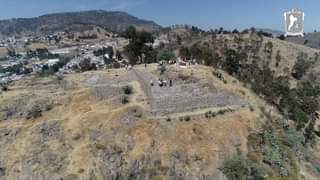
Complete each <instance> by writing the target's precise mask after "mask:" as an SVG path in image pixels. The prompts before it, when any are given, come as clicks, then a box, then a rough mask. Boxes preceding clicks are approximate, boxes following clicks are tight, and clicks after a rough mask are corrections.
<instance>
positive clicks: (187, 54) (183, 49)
mask: <svg viewBox="0 0 320 180" xmlns="http://www.w3.org/2000/svg"><path fill="white" fill-rule="evenodd" d="M179 54H180V56H181V57H182V58H186V59H190V57H191V54H190V51H189V49H188V48H187V47H184V46H182V47H181V48H180V50H179Z"/></svg>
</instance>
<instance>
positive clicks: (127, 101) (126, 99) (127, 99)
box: [121, 95, 129, 104]
mask: <svg viewBox="0 0 320 180" xmlns="http://www.w3.org/2000/svg"><path fill="white" fill-rule="evenodd" d="M121 103H122V104H128V103H129V97H128V96H126V95H124V96H122V97H121Z"/></svg>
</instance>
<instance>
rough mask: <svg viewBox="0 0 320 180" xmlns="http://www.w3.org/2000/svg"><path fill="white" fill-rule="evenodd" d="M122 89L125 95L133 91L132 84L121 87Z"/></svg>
mask: <svg viewBox="0 0 320 180" xmlns="http://www.w3.org/2000/svg"><path fill="white" fill-rule="evenodd" d="M122 90H123V92H124V94H126V95H130V94H132V92H133V88H132V86H129V85H126V86H124V87H122Z"/></svg>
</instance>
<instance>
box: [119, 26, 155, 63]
mask: <svg viewBox="0 0 320 180" xmlns="http://www.w3.org/2000/svg"><path fill="white" fill-rule="evenodd" d="M124 37H126V38H128V39H130V42H129V44H128V45H127V46H126V47H125V53H126V54H127V56H128V57H129V62H130V64H136V63H137V61H138V60H139V59H142V54H145V55H146V54H148V53H149V52H150V51H152V50H153V49H152V46H151V45H150V44H152V43H153V42H154V38H153V36H152V34H151V33H148V32H145V31H142V32H138V31H136V29H135V28H134V27H129V29H128V30H127V31H126V32H125V33H124Z"/></svg>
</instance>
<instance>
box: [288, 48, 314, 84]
mask: <svg viewBox="0 0 320 180" xmlns="http://www.w3.org/2000/svg"><path fill="white" fill-rule="evenodd" d="M307 60H308V55H307V54H305V53H300V54H299V55H298V57H297V62H296V63H295V65H294V66H293V69H292V71H293V72H292V76H293V77H294V78H295V79H297V80H300V79H301V78H302V77H303V76H304V75H305V74H306V72H307V70H308V69H309V67H310V63H309V62H308V61H307Z"/></svg>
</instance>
